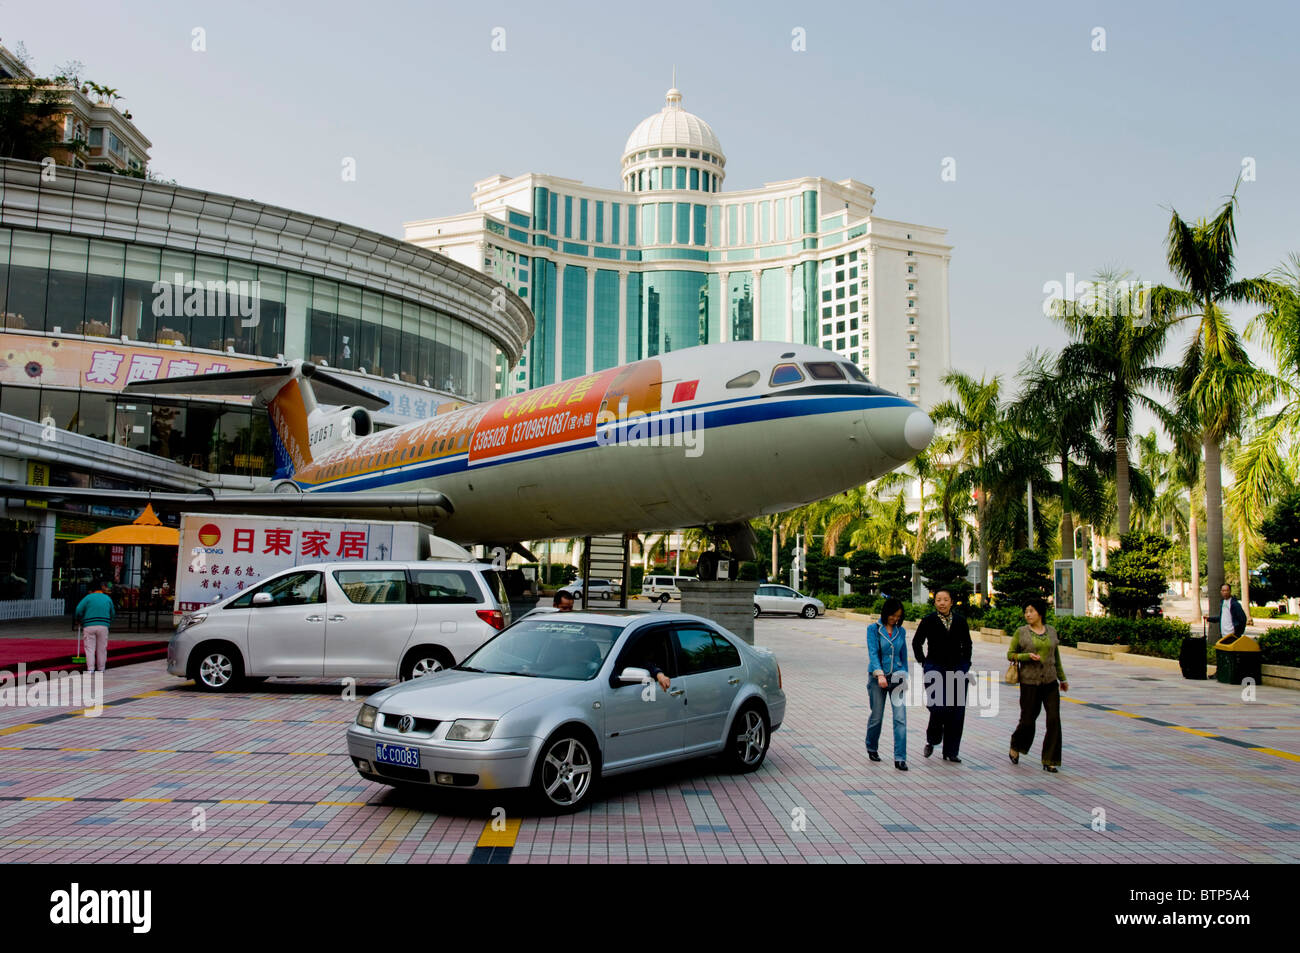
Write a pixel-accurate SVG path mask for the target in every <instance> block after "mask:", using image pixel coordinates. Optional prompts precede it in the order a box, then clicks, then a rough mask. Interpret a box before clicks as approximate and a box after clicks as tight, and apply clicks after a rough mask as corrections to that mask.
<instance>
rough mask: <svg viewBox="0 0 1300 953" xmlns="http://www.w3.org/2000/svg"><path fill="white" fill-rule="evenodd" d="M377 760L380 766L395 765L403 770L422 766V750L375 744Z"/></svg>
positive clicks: (380, 743) (381, 743)
mask: <svg viewBox="0 0 1300 953" xmlns="http://www.w3.org/2000/svg"><path fill="white" fill-rule="evenodd" d="M375 760H376V761H378V762H379V763H380V764H395V765H398V766H400V767H403V768H418V767H419V766H420V749H419V748H412V747H410V746H409V745H389V744H384V743H383V742H382V741H377V742H375Z"/></svg>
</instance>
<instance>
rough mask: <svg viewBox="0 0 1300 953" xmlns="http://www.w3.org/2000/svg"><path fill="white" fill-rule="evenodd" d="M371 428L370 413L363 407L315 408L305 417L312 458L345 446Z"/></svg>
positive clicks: (368, 431) (366, 434) (372, 428)
mask: <svg viewBox="0 0 1300 953" xmlns="http://www.w3.org/2000/svg"><path fill="white" fill-rule="evenodd" d="M373 430H374V424H373V422H372V421H371V419H370V413H369V412H368V411H367V410H365V408H363V407H341V408H339V409H338V410H335V411H330V412H326V411H323V410H320V409H317V410H314V411H312V413H311V416H309V417H308V418H307V433H308V439H309V446H310V448H311V455H312V457H313V458H314V459H320V457H321V456H323V455H324V454H327V453H330V452H331V451H333V450H337V449H339V448H340V447H344V446H347V445H348V444H350V443H351V442H352V441H353V440H355V439H356V438H357V437H368V436H370V434H371V432H372V431H373Z"/></svg>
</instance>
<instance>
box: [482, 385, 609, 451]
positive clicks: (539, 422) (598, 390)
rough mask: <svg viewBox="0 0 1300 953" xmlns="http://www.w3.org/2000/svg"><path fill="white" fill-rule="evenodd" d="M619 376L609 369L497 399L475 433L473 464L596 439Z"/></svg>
mask: <svg viewBox="0 0 1300 953" xmlns="http://www.w3.org/2000/svg"><path fill="white" fill-rule="evenodd" d="M617 374H618V369H617V368H610V369H609V370H606V371H600V372H598V373H596V374H587V375H586V376H584V377H576V378H574V379H573V380H568V381H560V382H559V383H558V384H551V385H549V386H547V387H539V388H537V389H536V390H530V391H527V392H526V393H523V394H518V395H516V396H514V397H507V398H505V399H504V400H498V401H496V402H495V403H494V404H493V405H492V407H491V408H490V409H489V410H488V412H487V413H486V414H484V416H483V419H482V420H481V421H480V422H479V425H478V428H477V429H476V430H475V431H474V439H473V440H472V441H471V442H470V446H469V462H470V463H471V464H473V463H476V462H478V461H480V460H488V459H491V458H492V457H499V456H501V455H502V454H506V453H515V452H517V451H519V450H535V449H537V448H539V447H549V446H552V445H554V444H560V443H567V442H569V441H570V440H578V439H581V438H584V437H593V436H595V434H596V411H597V409H598V408H599V407H600V402H601V400H602V399H603V398H604V396H605V389H606V388H607V387H608V386H609V384H610V382H611V381H612V380H613V379H614V377H615V376H616V375H617Z"/></svg>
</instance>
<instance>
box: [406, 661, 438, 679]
mask: <svg viewBox="0 0 1300 953" xmlns="http://www.w3.org/2000/svg"><path fill="white" fill-rule="evenodd" d="M441 671H442V663H441V662H439V661H438V660H437V659H436V658H422V659H416V660H415V664H414V665H412V666H411V678H419V677H420V676H421V675H432V674H433V673H434V672H441Z"/></svg>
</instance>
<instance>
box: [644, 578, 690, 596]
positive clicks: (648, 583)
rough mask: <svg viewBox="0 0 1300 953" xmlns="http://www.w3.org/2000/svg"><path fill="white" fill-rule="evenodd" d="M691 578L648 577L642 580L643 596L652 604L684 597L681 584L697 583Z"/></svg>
mask: <svg viewBox="0 0 1300 953" xmlns="http://www.w3.org/2000/svg"><path fill="white" fill-rule="evenodd" d="M697 581H698V580H695V579H692V578H691V577H690V576H646V577H645V578H644V579H642V580H641V595H643V596H645V597H646V598H647V599H649V600H650V601H651V602H667V601H668V600H669V599H680V598H681V597H682V590H681V584H682V583H684V582H697Z"/></svg>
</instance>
